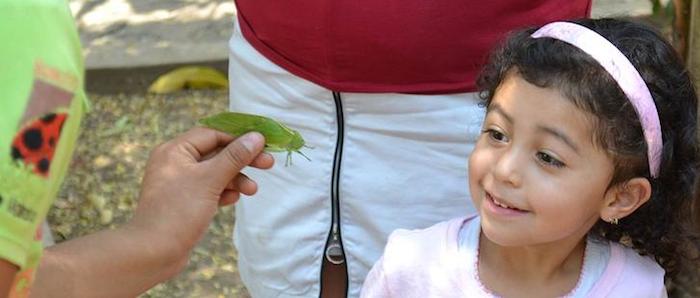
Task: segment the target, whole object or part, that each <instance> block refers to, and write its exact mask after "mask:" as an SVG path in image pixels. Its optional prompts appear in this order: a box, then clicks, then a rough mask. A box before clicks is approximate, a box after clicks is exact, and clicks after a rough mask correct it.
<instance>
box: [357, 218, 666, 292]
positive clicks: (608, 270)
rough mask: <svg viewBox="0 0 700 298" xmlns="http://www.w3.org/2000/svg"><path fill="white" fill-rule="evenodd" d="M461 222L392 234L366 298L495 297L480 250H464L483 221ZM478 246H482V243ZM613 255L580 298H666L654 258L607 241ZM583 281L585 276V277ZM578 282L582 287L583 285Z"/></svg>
mask: <svg viewBox="0 0 700 298" xmlns="http://www.w3.org/2000/svg"><path fill="white" fill-rule="evenodd" d="M473 219H474V217H470V218H457V219H453V220H451V221H446V222H441V223H438V224H436V225H434V226H432V227H430V228H427V229H424V230H413V231H408V230H397V231H394V232H393V233H392V234H391V235H390V236H389V242H388V243H387V245H386V248H385V250H384V255H383V256H382V258H381V259H380V260H379V261H377V263H376V264H374V267H373V268H372V270H371V271H370V273H369V274H368V276H367V279H366V280H365V284H364V287H363V289H362V297H402V298H404V297H406V298H408V297H494V296H493V294H491V293H490V292H489V291H488V290H487V289H485V288H484V287H483V286H482V284H481V282H480V281H479V277H478V272H477V271H476V261H477V260H476V258H477V257H476V255H477V249H474V246H472V249H469V248H468V247H467V248H465V247H460V245H459V233H460V229H461V227H462V226H463V225H469V224H474V223H476V226H474V227H469V228H472V229H474V230H475V231H476V233H473V234H476V237H477V239H478V234H479V231H480V228H479V226H478V220H473ZM476 241H477V244H476V247H478V240H476ZM608 245H609V248H610V256H609V258H608V261H607V263H603V264H598V266H602V267H604V270H603V271H602V273H601V274H600V275H599V278H597V280H595V281H594V282H593V283H591V284H589V285H588V286H586V288H579V287H577V289H575V290H574V291H573V292H572V293H571V294H570V295H568V296H576V297H666V296H667V294H666V289H665V287H664V270H663V269H662V268H661V267H660V266H659V265H658V264H657V263H656V262H654V261H653V260H652V259H651V258H649V257H643V256H640V255H639V254H637V253H636V252H635V251H634V250H632V249H630V248H625V247H623V246H621V245H619V244H617V243H611V242H608ZM581 278H583V276H582V277H581ZM579 284H581V283H580V282H579Z"/></svg>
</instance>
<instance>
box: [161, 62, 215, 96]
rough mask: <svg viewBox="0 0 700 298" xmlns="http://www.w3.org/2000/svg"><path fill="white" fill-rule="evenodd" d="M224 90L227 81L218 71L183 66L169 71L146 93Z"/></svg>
mask: <svg viewBox="0 0 700 298" xmlns="http://www.w3.org/2000/svg"><path fill="white" fill-rule="evenodd" d="M207 88H212V89H225V88H228V79H227V78H226V76H224V75H223V74H222V73H221V72H219V71H218V70H216V69H214V68H211V67H204V66H185V67H180V68H177V69H175V70H172V71H169V72H167V73H165V74H163V75H161V76H160V77H158V79H156V81H155V82H153V83H152V84H151V86H149V87H148V92H150V93H157V94H165V93H171V92H175V91H179V90H182V89H207Z"/></svg>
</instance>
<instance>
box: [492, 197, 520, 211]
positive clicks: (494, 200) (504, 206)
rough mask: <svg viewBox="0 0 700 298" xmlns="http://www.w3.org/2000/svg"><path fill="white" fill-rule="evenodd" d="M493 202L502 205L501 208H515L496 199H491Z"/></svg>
mask: <svg viewBox="0 0 700 298" xmlns="http://www.w3.org/2000/svg"><path fill="white" fill-rule="evenodd" d="M493 202H494V203H496V205H498V206H499V207H502V208H508V209H515V208H513V207H510V206H508V205H505V204H503V203H501V202H499V201H497V200H496V199H493Z"/></svg>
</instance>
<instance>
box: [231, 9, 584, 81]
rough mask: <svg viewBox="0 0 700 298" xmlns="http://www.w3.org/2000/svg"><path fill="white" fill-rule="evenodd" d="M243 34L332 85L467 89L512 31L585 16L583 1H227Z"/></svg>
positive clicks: (287, 65) (290, 66)
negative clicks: (234, 3)
mask: <svg viewBox="0 0 700 298" xmlns="http://www.w3.org/2000/svg"><path fill="white" fill-rule="evenodd" d="M236 6H237V9H238V18H239V23H240V26H241V29H242V32H243V35H244V36H245V37H246V39H247V40H248V41H249V42H250V43H251V44H252V45H253V47H255V49H257V50H258V51H259V52H260V53H262V54H263V55H264V56H265V57H267V58H268V59H270V60H272V61H273V62H274V63H276V64H277V65H279V66H281V67H282V68H284V69H286V70H287V71H289V72H291V73H293V74H295V75H298V76H300V77H302V78H304V79H307V80H310V81H312V82H314V83H316V84H319V85H321V86H323V87H326V88H328V89H331V90H334V91H343V92H400V93H456V92H464V91H474V90H475V82H474V81H475V78H476V76H477V74H478V72H479V71H480V69H481V67H482V65H483V63H484V62H485V61H486V60H487V57H488V53H489V52H490V51H491V49H492V48H493V47H494V45H495V44H496V43H498V42H499V41H501V40H502V39H504V37H505V36H506V33H507V32H509V31H512V30H513V29H516V28H520V27H525V26H533V25H543V24H545V23H548V22H551V21H555V20H562V19H571V18H582V17H586V16H588V15H589V13H590V9H591V0H567V1H562V0H501V1H475V0H474V1H465V0H367V1H357V0H298V1H279V0H236Z"/></svg>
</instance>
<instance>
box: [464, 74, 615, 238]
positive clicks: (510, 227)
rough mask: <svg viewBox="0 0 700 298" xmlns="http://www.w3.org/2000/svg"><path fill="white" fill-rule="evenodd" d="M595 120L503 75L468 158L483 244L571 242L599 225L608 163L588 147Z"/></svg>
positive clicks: (552, 92)
mask: <svg viewBox="0 0 700 298" xmlns="http://www.w3.org/2000/svg"><path fill="white" fill-rule="evenodd" d="M593 117H594V116H593V115H590V113H587V112H585V111H583V110H581V109H579V108H578V107H576V106H575V105H574V104H573V103H572V101H570V100H569V99H567V98H565V97H564V96H563V95H562V94H561V93H560V92H559V91H558V90H556V89H553V88H540V87H537V86H535V85H533V84H530V83H528V82H527V81H526V80H524V79H523V78H521V77H520V76H519V75H518V74H517V72H515V71H511V72H510V73H509V74H508V75H507V77H506V78H505V79H504V80H503V82H502V83H501V85H500V86H499V87H498V89H497V90H496V92H495V94H494V96H493V99H492V101H491V103H490V105H489V107H488V111H487V114H486V118H485V120H484V124H483V127H482V130H483V133H482V134H481V136H480V137H479V140H478V141H477V144H476V146H475V148H474V151H473V153H472V155H471V156H470V158H469V187H470V191H471V195H472V200H473V201H474V205H475V206H476V208H477V210H478V211H479V214H480V215H481V225H482V231H483V233H484V234H485V236H486V237H488V238H489V240H491V241H493V242H495V243H497V244H499V245H502V246H537V245H546V244H557V243H561V242H562V241H565V242H569V241H573V242H577V241H581V240H582V239H583V237H584V236H585V235H586V233H587V232H588V231H589V230H590V228H591V227H592V226H593V225H594V224H595V223H596V221H597V220H598V219H599V218H601V217H603V218H605V217H604V214H603V209H604V208H605V205H606V203H605V200H604V198H605V197H606V195H613V194H610V192H609V191H608V186H609V184H610V181H611V179H612V176H613V171H614V164H613V161H612V159H611V158H610V157H609V156H608V155H607V154H606V153H605V152H604V151H603V150H602V149H601V148H600V147H599V146H596V145H594V141H593V140H594V134H593V127H594V126H593V124H594V122H593V121H592V119H593ZM611 189H612V188H611ZM606 219H607V218H606Z"/></svg>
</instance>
